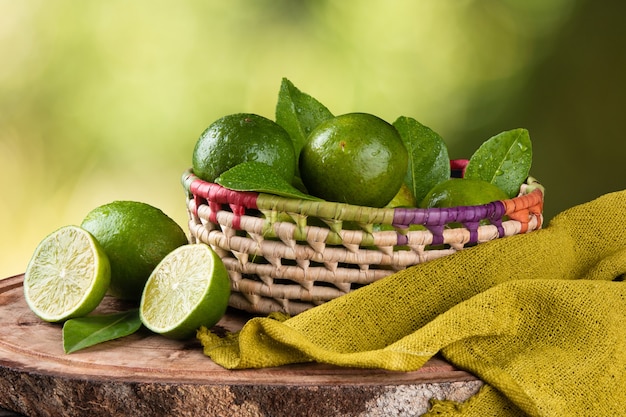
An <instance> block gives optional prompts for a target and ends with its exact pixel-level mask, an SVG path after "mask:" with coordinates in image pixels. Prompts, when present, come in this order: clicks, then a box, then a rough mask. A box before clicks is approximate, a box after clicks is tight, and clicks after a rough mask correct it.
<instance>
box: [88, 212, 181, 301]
mask: <svg viewBox="0 0 626 417" xmlns="http://www.w3.org/2000/svg"><path fill="white" fill-rule="evenodd" d="M81 226H82V227H83V228H85V229H86V230H87V231H89V232H90V233H91V234H92V235H93V236H94V237H95V238H96V239H97V240H98V242H99V243H100V245H102V247H103V248H104V251H105V252H106V254H107V256H108V257H109V261H110V262H111V286H110V292H111V294H112V295H114V296H116V297H118V298H121V299H125V300H134V301H137V300H139V299H140V298H141V292H142V291H143V287H144V285H145V283H146V281H147V279H148V277H149V276H150V273H152V270H153V269H154V268H155V267H156V266H157V264H158V263H159V262H161V260H162V259H163V258H164V257H165V255H167V254H168V253H170V252H171V251H172V250H174V249H176V248H177V247H179V246H182V245H185V244H187V243H188V240H187V236H186V235H185V232H184V231H183V230H182V229H181V228H180V226H179V225H178V224H177V223H176V222H175V221H174V220H172V219H171V218H170V217H168V216H167V215H166V214H165V213H163V212H162V211H161V210H159V209H158V208H156V207H153V206H151V205H149V204H146V203H141V202H136V201H114V202H112V203H109V204H105V205H102V206H100V207H97V208H95V209H94V210H92V211H91V212H89V213H88V214H87V216H86V217H85V219H84V220H83V222H82V224H81Z"/></svg>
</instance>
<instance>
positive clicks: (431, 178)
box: [393, 116, 450, 203]
mask: <svg viewBox="0 0 626 417" xmlns="http://www.w3.org/2000/svg"><path fill="white" fill-rule="evenodd" d="M393 126H394V127H395V128H396V130H397V131H398V133H400V137H401V138H402V141H403V142H404V146H405V147H406V149H407V151H408V153H409V168H408V170H407V174H406V178H405V183H406V185H407V186H408V187H409V189H410V190H411V191H412V192H413V195H414V197H415V200H416V201H417V202H418V203H419V202H420V201H422V199H423V198H424V197H425V196H426V194H427V193H428V192H429V191H430V190H431V189H432V188H433V187H434V186H435V185H437V184H439V183H440V182H442V181H445V180H447V179H449V178H450V157H449V156H448V148H447V147H446V144H445V142H444V141H443V139H442V138H441V136H439V134H437V133H436V132H435V131H433V130H432V129H430V128H429V127H427V126H424V125H423V124H421V123H420V122H418V121H417V120H415V119H413V118H411V117H405V116H401V117H399V118H398V119H397V120H396V121H395V122H394V123H393Z"/></svg>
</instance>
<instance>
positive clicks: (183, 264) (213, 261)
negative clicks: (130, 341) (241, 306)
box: [139, 243, 230, 339]
mask: <svg viewBox="0 0 626 417" xmlns="http://www.w3.org/2000/svg"><path fill="white" fill-rule="evenodd" d="M229 297H230V279H229V277H228V271H227V270H226V267H225V266H224V263H223V262H222V260H221V259H220V257H219V256H218V255H217V254H216V253H215V251H213V250H212V249H211V248H210V247H209V246H208V245H205V244H203V243H198V244H188V245H185V246H181V247H180V248H178V249H175V250H174V251H172V252H171V253H170V254H168V255H167V256H166V257H165V258H164V259H163V260H162V261H161V262H160V263H159V265H158V266H157V267H156V269H155V270H154V271H153V272H152V274H151V275H150V278H149V279H148V282H147V283H146V286H145V289H144V291H143V295H142V297H141V304H140V306H139V314H140V317H141V321H142V323H143V324H144V326H146V327H147V328H148V329H150V330H152V331H153V332H155V333H159V334H162V335H163V336H166V337H169V338H172V339H186V338H188V337H191V336H192V335H193V334H194V333H195V331H196V330H197V329H198V328H199V327H200V326H205V327H212V326H214V325H215V324H216V323H217V322H218V321H219V320H220V319H221V318H222V316H223V315H224V313H225V312H226V308H227V307H228V300H229Z"/></svg>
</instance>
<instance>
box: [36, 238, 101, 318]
mask: <svg viewBox="0 0 626 417" xmlns="http://www.w3.org/2000/svg"><path fill="white" fill-rule="evenodd" d="M110 280H111V267H110V264H109V259H108V258H107V256H106V254H105V253H104V251H103V249H102V248H101V247H100V244H99V243H98V242H97V241H96V239H95V238H94V237H93V236H92V235H91V234H90V233H89V232H87V231H86V230H84V229H82V228H80V227H78V226H65V227H62V228H60V229H58V230H57V231H55V232H53V233H51V234H50V235H48V236H47V237H45V238H44V240H42V241H41V243H39V245H38V246H37V248H36V249H35V253H34V254H33V256H32V258H31V260H30V262H29V263H28V266H27V267H26V272H25V274H24V298H25V299H26V303H27V304H28V306H29V307H30V309H31V310H32V311H33V312H34V313H35V314H36V315H37V316H39V317H40V318H41V319H43V320H45V321H49V322H59V321H64V320H67V319H69V318H72V317H80V316H84V315H87V314H88V313H89V312H91V311H92V310H93V309H95V308H96V307H97V306H98V304H100V301H102V298H103V297H104V294H105V293H106V291H107V289H108V288H109V283H110Z"/></svg>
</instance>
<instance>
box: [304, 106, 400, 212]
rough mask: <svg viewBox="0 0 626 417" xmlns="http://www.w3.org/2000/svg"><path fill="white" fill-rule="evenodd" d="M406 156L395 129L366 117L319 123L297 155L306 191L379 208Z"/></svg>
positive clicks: (357, 115) (392, 193) (395, 190)
mask: <svg viewBox="0 0 626 417" xmlns="http://www.w3.org/2000/svg"><path fill="white" fill-rule="evenodd" d="M408 158H409V156H408V152H407V150H406V148H405V147H404V144H403V143H402V139H401V138H400V135H399V133H398V132H397V131H396V129H395V128H394V127H393V126H392V125H391V124H389V123H387V122H386V121H384V120H383V119H381V118H379V117H377V116H374V115H372V114H368V113H348V114H344V115H341V116H337V117H334V118H331V119H328V120H326V121H324V122H322V123H320V124H319V125H318V126H317V127H316V128H315V129H313V131H312V132H311V134H310V135H309V137H308V139H307V142H306V143H305V145H304V147H303V148H302V151H301V153H300V161H299V163H300V175H301V177H302V182H303V183H304V185H305V187H306V188H307V190H308V192H309V193H310V194H312V195H314V196H316V197H320V198H323V199H325V200H328V201H336V202H340V203H347V204H354V205H360V206H368V207H383V206H385V205H386V204H387V203H389V202H390V201H391V199H392V198H393V197H394V196H395V195H396V194H397V193H398V191H399V190H400V187H401V186H402V183H403V180H404V177H405V175H406V171H407V166H408Z"/></svg>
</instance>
